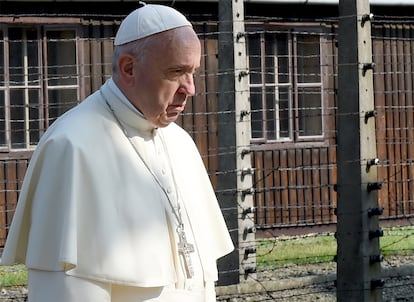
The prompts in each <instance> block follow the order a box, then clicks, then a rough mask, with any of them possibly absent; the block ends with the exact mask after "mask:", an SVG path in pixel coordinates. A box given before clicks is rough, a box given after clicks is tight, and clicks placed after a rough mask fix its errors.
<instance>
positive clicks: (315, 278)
mask: <svg viewBox="0 0 414 302" xmlns="http://www.w3.org/2000/svg"><path fill="white" fill-rule="evenodd" d="M382 271H383V279H384V281H385V284H384V287H383V288H382V297H383V301H384V302H408V301H410V302H413V301H414V256H404V257H402V256H399V257H395V256H393V257H387V258H386V259H385V260H384V261H383V263H382ZM335 279H336V265H335V263H321V264H312V265H309V264H307V265H297V266H295V265H292V266H286V267H284V268H283V269H278V270H275V271H272V272H259V273H257V276H256V280H251V281H250V282H248V283H249V284H250V285H249V286H245V287H243V286H239V287H233V288H229V287H227V288H218V289H217V292H218V294H219V296H218V299H217V300H218V301H220V302H239V301H251V302H265V301H280V302H315V301H318V302H335V301H336V300H337V299H336V288H335V286H334V281H335ZM350 302H351V301H350Z"/></svg>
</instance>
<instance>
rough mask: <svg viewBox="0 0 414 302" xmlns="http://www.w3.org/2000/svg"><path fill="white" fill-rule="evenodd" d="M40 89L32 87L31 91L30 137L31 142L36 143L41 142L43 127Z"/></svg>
mask: <svg viewBox="0 0 414 302" xmlns="http://www.w3.org/2000/svg"><path fill="white" fill-rule="evenodd" d="M39 93H40V91H39V90H38V89H36V90H35V89H31V90H30V91H29V132H30V135H29V139H30V144H31V145H35V144H37V143H38V142H39V138H40V131H41V130H42V128H43V125H42V121H41V119H40V116H41V115H40V112H41V107H40V105H39V99H40V96H39Z"/></svg>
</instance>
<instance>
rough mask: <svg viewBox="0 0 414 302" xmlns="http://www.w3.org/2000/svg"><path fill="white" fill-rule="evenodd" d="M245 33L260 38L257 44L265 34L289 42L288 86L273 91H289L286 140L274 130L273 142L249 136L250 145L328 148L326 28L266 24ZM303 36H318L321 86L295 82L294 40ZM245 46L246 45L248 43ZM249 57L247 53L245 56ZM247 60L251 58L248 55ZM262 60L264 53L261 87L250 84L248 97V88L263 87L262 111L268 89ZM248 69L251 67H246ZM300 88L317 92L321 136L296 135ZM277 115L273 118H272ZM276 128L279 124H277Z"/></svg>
mask: <svg viewBox="0 0 414 302" xmlns="http://www.w3.org/2000/svg"><path fill="white" fill-rule="evenodd" d="M246 30H247V31H248V36H249V34H260V36H261V38H260V40H262V39H263V38H262V36H264V34H265V33H275V34H276V33H282V34H287V36H288V38H287V40H288V41H287V44H288V47H289V58H288V61H289V66H288V70H289V75H288V76H289V82H288V83H284V84H280V83H279V84H278V83H277V81H275V83H273V86H274V87H275V90H277V89H278V88H280V87H288V89H289V106H290V110H289V119H291V121H290V122H289V137H286V138H283V137H280V131H279V129H275V130H276V132H277V133H276V136H275V137H276V139H268V138H267V137H266V136H265V135H263V137H258V138H254V137H253V135H252V138H251V142H252V144H254V145H263V144H264V145H276V146H278V145H283V146H285V147H286V146H288V145H292V146H298V145H300V146H308V145H310V146H314V145H318V146H319V145H326V144H328V139H329V138H328V136H327V127H328V121H327V118H326V112H327V109H326V106H327V103H328V96H327V92H326V91H325V90H326V89H325V87H326V86H327V84H328V81H329V79H327V76H329V72H328V71H327V70H326V69H327V68H328V67H327V64H326V56H327V55H328V54H327V53H326V52H327V49H325V47H324V44H325V42H326V41H328V38H327V37H325V35H329V34H330V32H329V31H327V29H326V28H324V27H323V26H315V24H303V25H298V24H266V25H258V24H246ZM306 34H311V35H319V55H320V62H319V63H320V82H318V83H299V82H298V80H297V76H298V71H297V68H298V65H297V55H296V53H297V36H298V35H306ZM247 43H248V42H247ZM263 48H264V47H263V46H261V49H263ZM248 54H249V52H248ZM249 56H250V54H249ZM264 61H265V60H264V56H263V53H261V65H262V66H261V73H262V76H261V79H262V80H261V81H262V82H261V83H260V84H252V83H250V93H252V92H251V88H252V87H253V88H254V87H256V88H257V87H259V86H260V87H262V94H263V95H262V108H266V107H265V105H266V103H265V98H266V97H265V94H264V93H263V91H265V88H266V86H270V85H268V84H267V83H266V82H265V81H264V77H265V75H263V73H264V72H263V71H264V70H265V69H264V68H263V65H264ZM249 66H250V64H249ZM302 87H314V88H320V96H321V99H320V105H321V109H320V110H321V115H322V117H321V135H309V136H301V135H299V117H298V114H299V113H298V111H299V110H298V104H299V99H298V97H299V93H298V92H299V89H300V88H302ZM277 105H278V104H275V108H276V107H277ZM265 111H266V110H263V113H262V117H263V118H264V119H263V122H262V125H263V127H262V131H263V133H265V131H266V130H267V129H266V126H267V123H266V120H265V115H266V112H265ZM276 116H277V115H276V114H275V117H276ZM277 124H278V125H279V123H277Z"/></svg>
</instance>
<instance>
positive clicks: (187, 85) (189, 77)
mask: <svg viewBox="0 0 414 302" xmlns="http://www.w3.org/2000/svg"><path fill="white" fill-rule="evenodd" d="M178 92H180V93H184V94H186V95H188V96H193V95H194V94H195V85H194V76H193V74H190V73H186V74H185V75H183V76H182V78H181V81H180V87H179V88H178Z"/></svg>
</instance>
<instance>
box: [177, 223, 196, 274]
mask: <svg viewBox="0 0 414 302" xmlns="http://www.w3.org/2000/svg"><path fill="white" fill-rule="evenodd" d="M177 234H178V239H179V242H178V253H179V254H180V255H181V256H182V257H183V260H184V266H185V272H186V275H187V278H188V279H190V278H192V277H193V276H194V268H193V263H192V261H191V255H190V253H194V245H192V244H191V243H188V242H187V238H186V237H185V232H184V229H183V227H178V228H177Z"/></svg>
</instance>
